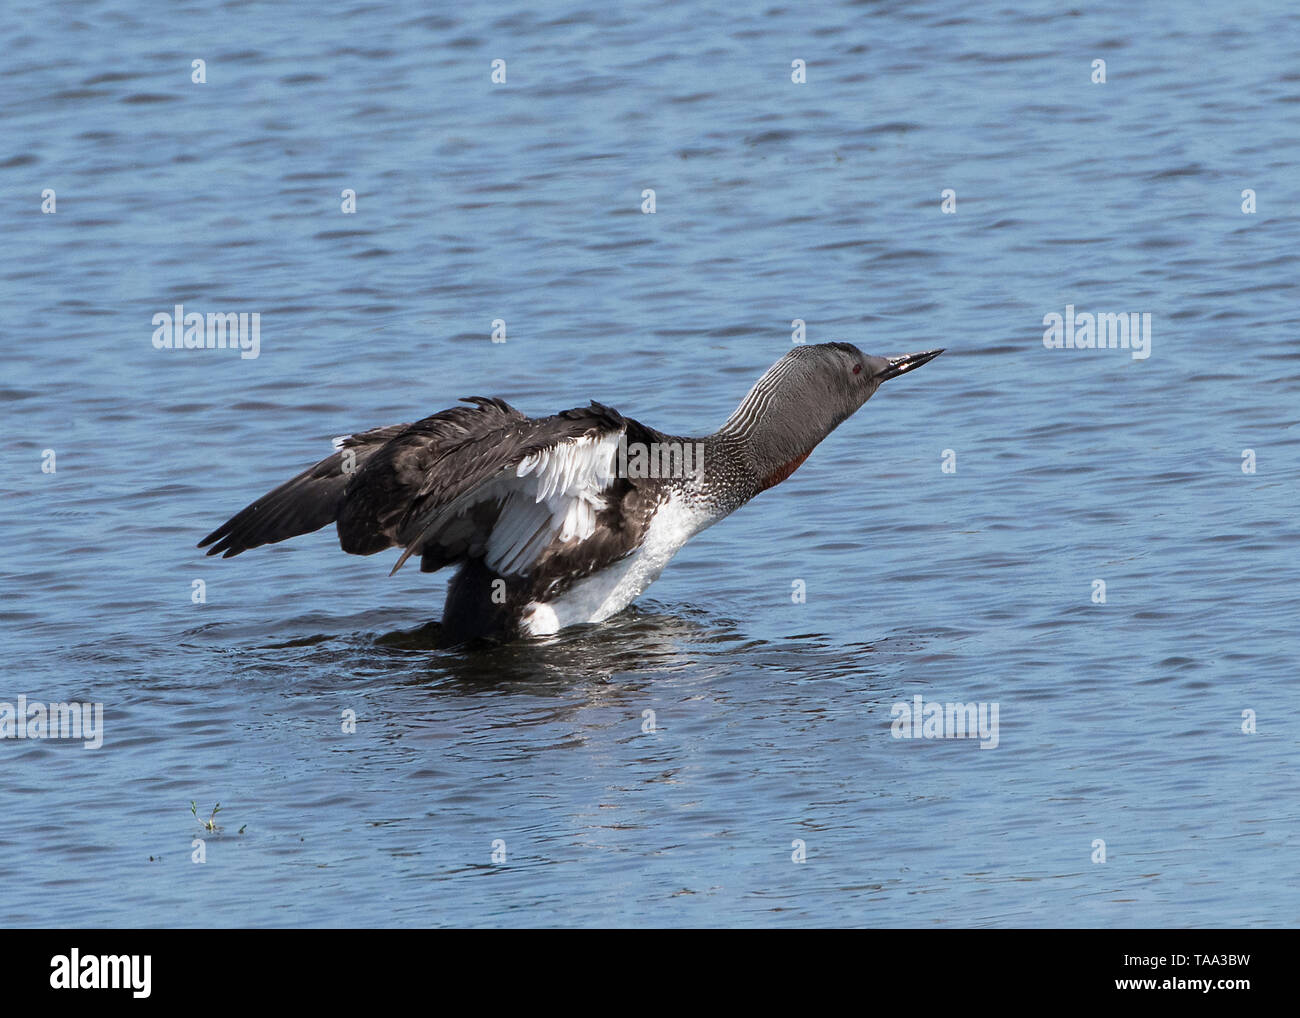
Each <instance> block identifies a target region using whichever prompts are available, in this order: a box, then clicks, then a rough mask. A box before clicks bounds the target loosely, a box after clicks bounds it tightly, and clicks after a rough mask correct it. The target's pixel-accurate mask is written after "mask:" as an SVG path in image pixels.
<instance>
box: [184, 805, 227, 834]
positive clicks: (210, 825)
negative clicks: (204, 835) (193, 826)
mask: <svg viewBox="0 0 1300 1018" xmlns="http://www.w3.org/2000/svg"><path fill="white" fill-rule="evenodd" d="M190 812H191V813H193V814H194V819H195V820H198V822H199V826H200V827H202V828H203V829H204V830H205V831H219V830H221V828H220V827H218V826H217V814H218V813H220V812H221V803H217V804H216V805H215V806H213V807H212V815H211V816H209V817H208V818H207V819H206V820H203V819H202V818H200V817H199V808H198V806H196V805H195V803H194V800H193V799H191V800H190Z"/></svg>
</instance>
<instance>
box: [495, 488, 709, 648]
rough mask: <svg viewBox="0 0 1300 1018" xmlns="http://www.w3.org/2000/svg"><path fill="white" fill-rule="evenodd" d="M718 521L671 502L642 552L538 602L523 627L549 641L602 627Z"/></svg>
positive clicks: (660, 514)
mask: <svg viewBox="0 0 1300 1018" xmlns="http://www.w3.org/2000/svg"><path fill="white" fill-rule="evenodd" d="M718 518H719V517H717V516H714V515H710V514H709V513H708V512H706V511H705V510H704V509H702V508H701V507H700V506H699V504H698V503H696V502H693V501H689V502H688V501H685V500H682V499H680V498H679V497H677V496H673V497H671V498H669V500H668V501H667V502H665V503H664V504H663V506H661V507H660V509H659V511H658V512H657V513H655V515H654V518H653V519H652V520H651V521H650V526H649V528H648V529H647V530H646V535H645V540H644V541H642V542H641V547H640V548H638V549H637V550H636V551H635V552H633V553H632V554H631V555H629V556H628V557H627V558H625V559H622V560H621V561H619V562H615V563H614V564H613V565H612V566H608V567H607V568H605V569H604V570H603V571H601V572H599V573H596V574H595V575H594V576H589V577H587V578H586V579H584V580H580V581H578V582H577V583H575V584H574V585H573V586H572V587H570V588H569V589H568V590H567V591H565V592H564V593H563V594H561V595H560V596H559V597H557V598H556V599H555V600H553V601H546V602H539V601H534V602H533V603H532V604H530V605H529V606H528V608H527V609H526V610H525V611H524V614H523V616H522V618H521V619H520V628H521V629H522V630H523V631H524V632H525V633H527V634H529V635H532V636H546V635H549V634H551V633H555V632H558V631H559V630H561V629H564V628H565V627H566V626H574V625H578V624H580V623H583V622H603V621H604V620H605V619H607V618H609V617H610V616H611V615H615V614H617V613H618V612H621V611H622V610H623V609H624V608H626V607H627V606H628V605H630V604H631V603H632V602H633V601H635V600H636V599H637V598H638V597H640V596H641V594H642V593H643V592H644V591H645V589H646V588H647V587H648V586H650V584H652V583H654V581H655V580H657V579H658V578H659V574H660V573H662V572H663V571H664V566H666V565H668V563H669V561H670V560H671V559H672V557H673V556H674V555H676V554H677V552H678V551H679V550H680V549H681V547H682V545H684V544H685V543H686V542H687V541H688V540H690V539H691V538H692V537H693V536H695V535H696V534H698V533H699V532H700V531H701V530H703V529H705V528H706V527H708V526H709V525H711V524H713V523H716V522H717V520H718Z"/></svg>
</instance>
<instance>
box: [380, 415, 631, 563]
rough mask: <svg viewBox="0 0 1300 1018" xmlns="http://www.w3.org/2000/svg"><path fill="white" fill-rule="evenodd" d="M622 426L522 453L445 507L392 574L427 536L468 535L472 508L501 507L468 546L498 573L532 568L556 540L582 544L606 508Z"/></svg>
mask: <svg viewBox="0 0 1300 1018" xmlns="http://www.w3.org/2000/svg"><path fill="white" fill-rule="evenodd" d="M622 437H623V433H622V432H621V431H618V432H614V433H612V434H604V435H593V436H584V437H583V438H573V439H566V440H565V441H563V442H557V443H556V444H555V445H553V446H550V447H549V448H546V449H541V450H538V451H537V452H535V453H532V454H531V455H528V456H525V457H524V458H523V459H522V460H520V461H519V463H518V464H516V465H515V466H513V467H507V468H506V469H505V470H503V471H502V472H501V473H500V474H498V475H497V476H496V477H494V478H493V479H492V480H490V481H488V482H486V483H485V484H481V485H479V486H478V487H477V488H475V489H474V490H473V491H471V492H467V493H466V494H465V495H462V496H461V497H460V498H457V499H454V500H453V501H451V502H449V503H448V504H447V505H446V506H444V507H443V508H442V510H441V511H439V512H438V514H437V515H436V516H435V517H434V518H433V519H432V520H430V522H429V523H428V524H427V525H426V526H425V527H424V528H423V530H422V531H421V533H420V536H419V537H418V538H416V540H414V541H412V542H411V544H410V545H408V546H407V549H406V551H405V552H404V553H403V554H402V557H401V558H399V559H398V560H397V565H395V566H393V572H397V570H398V569H399V568H400V567H401V565H402V563H403V562H405V561H406V559H407V558H408V557H409V556H410V555H411V554H412V553H413V552H416V551H417V550H421V549H422V547H423V545H424V541H425V539H426V538H428V537H432V538H433V539H434V540H445V541H447V542H448V543H451V541H452V539H453V538H456V537H461V538H472V524H471V523H470V521H469V520H468V519H466V518H465V514H466V513H467V512H468V511H469V510H470V508H471V507H473V506H475V505H481V504H483V503H484V502H497V503H499V504H500V506H501V510H500V512H499V513H498V514H497V519H496V524H495V525H494V526H493V528H492V532H491V533H490V534H488V535H486V537H487V540H486V544H485V545H481V546H475V545H473V544H471V546H470V548H469V554H471V555H476V554H482V555H483V560H484V562H485V563H486V565H487V566H488V567H489V568H490V569H492V570H494V571H496V572H498V573H500V574H501V575H503V576H526V575H527V574H528V570H529V568H530V567H531V566H532V564H533V563H534V562H536V561H537V558H538V556H539V555H541V553H542V552H543V551H545V550H546V548H547V547H549V546H550V544H551V543H552V542H553V541H554V540H555V539H556V538H557V537H558V538H559V539H560V540H561V541H585V540H586V539H587V538H588V537H590V536H591V535H592V534H593V533H595V531H596V514H597V513H598V512H600V511H601V510H602V509H604V508H605V498H604V496H603V495H602V494H601V493H602V492H603V491H604V490H605V489H606V488H607V487H608V486H609V483H610V481H612V480H613V479H614V476H615V470H614V464H615V457H616V456H617V454H618V443H619V440H620V439H621V438H622Z"/></svg>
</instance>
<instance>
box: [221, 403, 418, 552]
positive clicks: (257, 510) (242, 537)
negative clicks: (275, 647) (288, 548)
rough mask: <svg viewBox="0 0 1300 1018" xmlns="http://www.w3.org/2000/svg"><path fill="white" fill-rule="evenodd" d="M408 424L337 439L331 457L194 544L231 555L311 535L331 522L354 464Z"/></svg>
mask: <svg viewBox="0 0 1300 1018" xmlns="http://www.w3.org/2000/svg"><path fill="white" fill-rule="evenodd" d="M407 427H409V425H406V424H391V425H389V426H388V427H384V428H375V429H373V430H371V431H366V432H362V433H361V434H359V435H345V436H344V437H342V438H336V439H335V440H334V445H335V448H336V449H338V452H336V453H334V455H333V456H328V457H326V458H325V459H323V460H321V461H320V462H319V463H317V464H316V465H315V466H312V467H308V468H307V469H306V470H304V471H303V472H302V473H301V474H299V475H298V476H297V477H295V478H293V479H292V480H289V481H285V483H284V484H282V485H280V486H279V487H278V488H276V489H275V490H274V491H271V492H268V493H267V494H265V495H263V496H262V497H261V498H259V499H258V500H257V501H256V502H254V503H253V504H252V505H250V506H247V507H246V508H244V509H243V510H242V511H240V512H238V513H236V514H235V515H234V516H232V517H231V518H230V519H229V520H227V521H226V522H225V523H223V524H222V525H221V526H219V527H218V528H217V529H216V530H214V531H213V532H212V533H210V534H209V535H208V536H207V537H205V538H204V539H203V540H202V541H200V542H199V544H198V546H199V547H200V548H206V547H207V546H208V545H212V547H211V548H208V554H209V555H216V554H217V553H219V552H223V553H224V555H223V557H224V558H230V557H231V556H232V555H238V554H239V553H240V552H242V551H248V549H249V548H256V547H258V546H260V545H263V544H274V543H275V542H276V541H284V540H287V539H288V538H290V537H297V536H298V535H300V534H310V533H311V532H312V531H313V530H319V529H320V528H321V527H323V526H325V525H326V524H328V523H333V522H334V519H335V516H336V514H337V512H338V505H339V500H340V499H341V498H342V497H343V493H344V491H345V490H346V488H347V485H348V480H349V478H350V477H351V476H353V474H354V473H355V472H356V470H357V468H358V465H360V464H364V463H365V462H366V461H367V460H368V459H369V458H370V457H371V456H373V455H374V453H375V452H376V451H378V450H379V449H380V448H382V447H383V446H384V445H385V444H386V443H387V442H388V441H389V440H390V439H392V438H394V437H395V436H397V435H398V434H400V433H401V432H402V431H403V430H405V429H406V428H407ZM214 542H215V543H214Z"/></svg>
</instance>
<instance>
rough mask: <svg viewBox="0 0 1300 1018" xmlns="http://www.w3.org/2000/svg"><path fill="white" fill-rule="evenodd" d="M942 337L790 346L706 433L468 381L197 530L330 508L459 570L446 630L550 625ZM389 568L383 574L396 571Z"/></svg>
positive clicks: (489, 635)
mask: <svg viewBox="0 0 1300 1018" xmlns="http://www.w3.org/2000/svg"><path fill="white" fill-rule="evenodd" d="M941 353H943V350H942V349H938V350H927V351H924V352H922V353H912V354H904V355H902V356H896V357H878V356H869V355H867V354H864V353H863V352H862V351H861V350H859V349H858V348H857V347H856V346H854V345H852V344H850V343H839V342H835V343H819V344H801V345H797V346H794V347H793V348H792V349H791V350H790V351H789V352H787V353H786V354H785V355H784V356H782V357H781V358H780V359H779V360H778V361H777V362H776V363H775V364H773V365H772V367H771V368H769V369H768V370H767V371H766V372H765V373H764V374H763V376H762V377H761V378H759V380H758V381H757V382H756V383H755V384H754V386H753V388H752V389H750V391H749V393H748V395H746V396H745V398H744V399H742V400H741V402H740V404H739V405H738V406H737V407H736V410H735V412H734V413H732V414H731V416H730V417H728V418H727V420H726V421H725V422H724V423H723V425H722V426H721V427H720V428H719V429H718V430H717V431H715V432H714V433H713V434H711V435H707V436H704V437H701V438H687V437H681V436H675V435H669V434H665V433H663V432H660V431H656V430H655V429H654V428H651V427H649V426H647V425H644V424H641V423H640V422H639V421H636V420H633V419H632V418H630V417H625V416H624V415H623V414H621V413H619V412H618V411H617V410H614V409H612V408H611V407H608V406H605V405H603V404H601V403H598V402H595V401H594V400H593V401H592V402H591V404H590V406H586V407H580V408H575V409H572V410H564V411H562V412H560V413H557V414H554V415H552V416H549V417H528V416H526V415H525V414H523V413H521V412H520V411H519V410H516V409H515V408H514V407H512V406H511V405H510V404H509V403H507V402H505V401H504V400H502V399H499V398H494V397H485V396H471V397H467V398H463V399H461V400H460V401H459V402H460V403H463V404H466V405H463V406H453V407H451V408H449V409H446V410H440V411H438V412H437V413H435V414H432V415H430V416H428V417H425V418H423V419H422V420H418V421H416V422H415V423H414V424H390V425H388V426H386V427H379V428H374V429H372V430H370V431H363V432H360V433H358V434H353V435H344V436H342V437H341V438H336V439H335V440H334V448H335V451H334V453H333V454H332V455H330V456H328V457H326V458H325V459H323V460H321V461H320V462H319V463H316V464H315V465H314V466H311V467H308V468H307V469H306V470H304V471H303V472H302V473H300V474H298V475H297V476H296V477H293V478H291V479H290V480H288V481H286V482H285V483H283V484H281V485H280V486H279V487H277V488H275V489H274V490H272V491H270V492H268V493H267V494H265V495H263V496H262V497H261V498H259V499H257V500H256V501H255V502H253V503H252V504H251V505H249V506H247V507H246V508H244V509H243V510H241V511H240V512H238V513H236V514H235V515H234V516H232V517H231V518H230V519H229V520H227V521H226V522H225V523H223V524H222V525H221V526H219V527H218V528H217V529H216V530H214V531H212V533H210V534H208V535H207V536H206V537H205V538H203V539H202V540H201V541H199V542H198V547H199V548H207V554H208V555H216V554H222V555H223V557H225V558H229V557H231V556H233V555H239V554H241V553H242V552H245V551H248V550H249V549H251V548H256V547H259V546H261V545H264V544H274V543H276V542H278V541H284V540H287V539H288V538H291V537H297V536H299V535H302V534H307V533H311V532H313V531H316V530H319V529H321V528H322V527H325V526H328V525H329V524H331V523H333V524H335V527H336V529H337V531H338V538H339V544H340V546H341V547H342V549H343V550H344V551H345V552H348V553H350V554H353V555H373V554H375V553H377V552H381V551H383V550H385V549H387V548H393V547H396V548H400V549H402V551H401V554H400V556H399V557H398V559H397V561H396V564H395V565H394V566H393V568H392V572H393V573H395V572H397V570H398V569H399V568H401V566H402V565H403V563H405V562H406V561H407V559H409V558H410V557H411V556H418V557H419V562H420V570H421V571H422V572H436V571H437V570H439V569H442V568H444V567H448V566H455V567H457V570H456V572H455V574H454V575H453V576H452V578H451V581H450V583H449V584H448V588H447V595H446V604H445V606H444V609H443V617H442V622H441V627H442V634H443V639H444V640H445V641H447V642H448V643H451V644H464V643H469V642H472V641H475V640H489V641H503V640H511V639H517V638H528V637H546V636H552V635H554V634H556V633H558V632H559V631H561V630H563V629H567V628H568V627H570V626H574V625H580V624H585V623H598V622H603V621H605V620H606V619H609V618H611V617H612V616H614V615H615V614H617V613H618V612H620V611H622V610H623V609H624V608H626V607H627V606H628V605H630V604H631V603H632V602H633V601H635V600H636V599H637V598H638V597H640V595H641V594H642V593H643V592H644V591H645V590H646V588H647V587H649V586H650V584H651V583H653V582H654V581H655V580H656V579H658V577H659V575H660V574H661V573H662V572H663V569H664V567H665V566H666V565H667V564H668V562H669V560H670V559H672V557H673V556H674V555H675V554H676V553H677V552H678V551H679V550H680V549H681V548H682V546H683V545H685V544H686V542H687V541H688V540H690V539H691V538H692V537H694V536H695V535H696V534H699V533H700V532H701V531H703V530H705V529H706V528H708V527H711V526H712V525H713V524H715V523H717V522H718V521H720V520H722V519H724V518H725V517H727V516H729V515H731V513H733V512H735V511H736V510H737V509H739V508H740V507H741V506H743V505H745V504H746V503H747V502H749V501H750V500H751V499H752V498H754V497H755V496H756V495H758V494H760V493H761V492H764V491H767V490H768V489H770V488H773V487H775V486H776V485H778V484H780V483H782V482H783V481H785V480H786V479H787V478H788V477H789V476H790V475H791V474H793V473H794V472H795V470H797V469H798V467H799V466H800V465H801V464H802V463H803V462H804V461H805V460H806V459H807V458H808V456H809V454H810V453H811V452H812V451H813V449H814V448H816V447H817V446H818V445H819V444H820V443H821V442H822V440H823V439H825V438H826V437H827V436H828V435H829V434H830V433H831V432H832V431H834V430H835V429H836V428H837V427H838V426H839V425H840V424H842V423H843V422H844V421H845V420H847V419H848V418H849V417H850V416H852V415H853V414H854V413H856V412H857V410H858V409H859V408H860V407H861V406H862V405H863V404H864V403H866V401H867V400H868V399H870V398H871V397H872V396H873V395H874V394H875V393H876V391H877V390H878V389H879V388H880V386H881V384H882V383H884V382H885V381H887V380H889V379H891V378H896V377H898V376H899V375H902V374H906V373H907V372H910V371H914V370H915V369H916V368H918V367H920V366H921V365H922V364H926V363H928V362H929V361H931V360H933V359H934V358H935V357H937V356H939V354H941ZM390 575H391V573H390Z"/></svg>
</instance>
